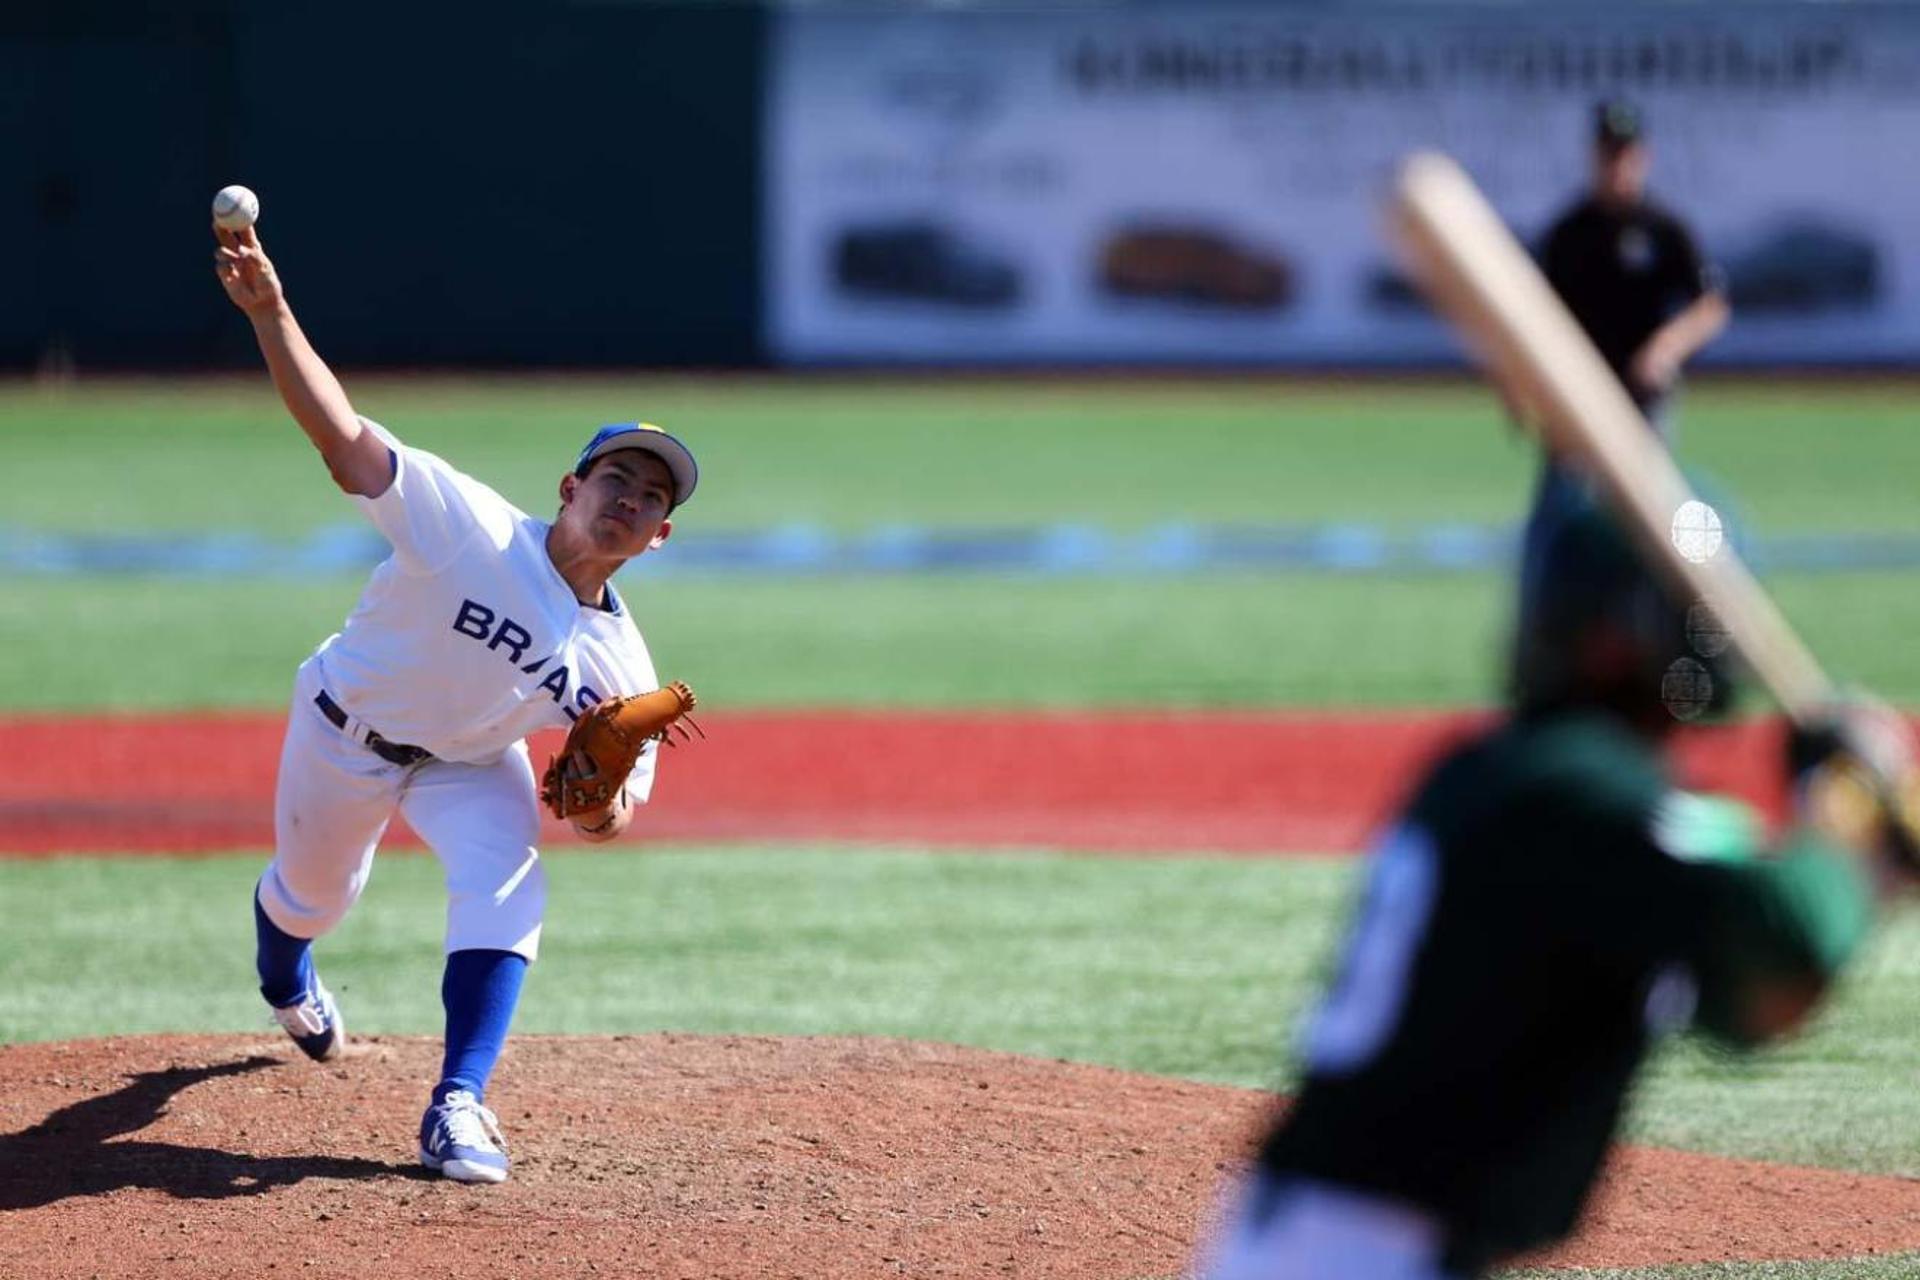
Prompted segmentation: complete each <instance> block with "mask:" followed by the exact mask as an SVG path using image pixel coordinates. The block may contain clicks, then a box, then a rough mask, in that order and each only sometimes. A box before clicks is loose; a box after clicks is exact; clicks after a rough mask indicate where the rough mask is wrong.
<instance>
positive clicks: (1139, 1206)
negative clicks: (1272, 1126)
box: [0, 1035, 1920, 1280]
mask: <svg viewBox="0 0 1920 1280" xmlns="http://www.w3.org/2000/svg"><path fill="white" fill-rule="evenodd" d="M438 1066H439V1050H438V1046H437V1045H436V1044H435V1043H433V1042H430V1041H427V1040H415V1039H378V1040H372V1041H366V1042H363V1043H361V1044H360V1045H358V1046H356V1048H355V1050H354V1052H353V1053H352V1054H351V1055H350V1056H349V1057H348V1058H347V1059H345V1060H344V1061H342V1062H340V1063H335V1064H330V1065H327V1066H316V1065H314V1064H311V1063H308V1062H306V1061H305V1060H304V1059H301V1058H299V1057H298V1056H297V1054H294V1053H293V1051H292V1049H291V1046H289V1045H288V1044H287V1043H286V1042H285V1041H284V1040H268V1039H257V1040H255V1039H246V1038H238V1037H164V1038H160V1039H149V1040H105V1041H85V1042H77V1043H69V1044H58V1045H22V1046H13V1047H8V1048H3V1049H0V1135H4V1136H0V1224H4V1228H5V1229H4V1230H0V1274H6V1275H34V1276H47V1277H54V1276H92V1275H103V1276H119V1275H139V1276H150V1277H171V1276H180V1277H186V1276H193V1277H223V1276H245V1277H248V1278H249V1280H261V1278H262V1277H278V1276H300V1277H320V1276H368V1275H380V1276H395V1277H414V1276H421V1277H425V1276H435V1277H438V1276H448V1275H472V1276H481V1277H485V1278H486V1280H512V1278H513V1277H520V1276H527V1277H533V1276H541V1277H548V1276H589V1275H600V1276H632V1275H647V1276H685V1277H690V1278H691V1277H698V1278H699V1280H710V1278H712V1277H780V1276H793V1277H805V1278H806V1280H817V1278H827V1277H848V1278H849V1280H853V1278H856V1277H857V1278H859V1280H868V1278H870V1277H874V1276H885V1275H908V1276H916V1277H921V1276H963V1275H964V1276H979V1275H1000V1274H1004V1275H1017V1276H1021V1277H1041V1276H1059V1277H1085V1278H1086V1280H1126V1278H1128V1277H1139V1276H1171V1275H1175V1274H1178V1273H1179V1272H1180V1271H1181V1269H1182V1268H1183V1266H1184V1264H1185V1263H1186V1262H1187V1260H1188V1258H1189V1256H1190V1253H1191V1250H1192V1244H1193V1240H1194V1236H1195V1234H1196V1231H1197V1230H1198V1229H1199V1226H1200V1224H1201V1222H1202V1221H1203V1220H1204V1218H1205V1216H1206V1215H1207V1214H1208V1213H1209V1212H1210V1210H1211V1205H1212V1203H1213V1200H1214V1198H1215V1195H1216V1189H1217V1187H1218V1185H1219V1183H1220V1181H1221V1179H1222V1177H1223V1170H1224V1169H1226V1168H1228V1167H1229V1165H1230V1153H1238V1152H1243V1151H1244V1150H1245V1149H1246V1143H1247V1140H1248V1137H1249V1135H1250V1134H1251V1133H1252V1132H1254V1130H1255V1129H1256V1128H1257V1127H1258V1125H1259V1123H1260V1121H1261V1118H1262V1117H1263V1115H1264V1113H1265V1112H1266V1110H1267V1108H1268V1107H1269V1106H1270V1105H1271V1102H1270V1099H1268V1098H1267V1097H1266V1095H1263V1094H1259V1093H1254V1092H1250V1091H1245V1090H1232V1089H1222V1088H1216V1087H1211V1086H1207V1085H1199V1084H1192V1083H1187V1082H1183V1081H1177V1080H1166V1079H1159V1078H1155V1077H1148V1076H1138V1075H1129V1074H1127V1073H1124V1072H1119V1071H1111V1070H1107V1069H1104V1068H1100V1067H1091V1066H1085V1065H1080V1064H1074V1063H1063V1062H1047V1061H1037V1060H1034V1059H1029V1058H1021V1057H1015V1056H1012V1055H1008V1054H998V1053H986V1052H981V1051H978V1050H972V1049H961V1048H956V1047H953V1046H947V1045H931V1044H915V1043H905V1042H898V1041H885V1040H826V1039H808V1040H779V1039H757V1038H732V1037H717V1038H716V1037H696V1036H675V1035H652V1036H638V1037H630V1038H629V1037H614V1038H610V1039H609V1038H587V1039H566V1038H547V1039H543V1038H538V1037H520V1038H517V1039H516V1040H515V1041H514V1042H513V1045H512V1048H511V1050H510V1052H509V1056H508V1058H507V1060H506V1062H505V1063H504V1064H503V1065H502V1068H501V1071H500V1073H499V1075H498V1076H497V1077H496V1080H495V1083H494V1086H493V1089H492V1097H491V1099H490V1101H491V1102H492V1103H493V1105H494V1106H495V1108H496V1109H497V1110H498V1112H499V1114H500V1121H501V1124H502V1126H503V1128H504V1129H505V1130H506V1132H507V1136H508V1139H509V1141H510V1143H511V1146H512V1151H513V1159H514V1168H513V1179H512V1181H510V1182H508V1183H507V1184H506V1185H504V1186H501V1187H487V1188H469V1187H460V1186H456V1185H454V1184H451V1183H448V1182H444V1181H442V1180H440V1179H437V1178H432V1177H429V1176H427V1175H425V1174H424V1173H423V1171H421V1170H420V1169H419V1168H418V1166H417V1163H416V1158H415V1153H414V1137H415V1131H416V1126H417V1123H418V1118H419V1113H420V1108H421V1107H422V1105H423V1104H424V1102H425V1098H424V1090H425V1088H426V1085H427V1083H428V1082H429V1081H431V1080H432V1079H433V1078H434V1076H435V1075H436V1073H437V1070H438ZM1626 1168H1627V1170H1628V1172H1627V1174H1626V1176H1625V1177H1623V1178H1622V1179H1620V1180H1618V1182H1617V1187H1618V1194H1616V1195H1615V1196H1614V1197H1613V1198H1612V1199H1611V1200H1609V1201H1608V1202H1607V1203H1608V1205H1609V1206H1610V1207H1609V1209H1608V1210H1607V1211H1606V1215H1605V1216H1603V1219H1602V1221H1600V1222H1599V1223H1597V1224H1596V1228H1595V1230H1594V1231H1592V1232H1591V1233H1590V1234H1589V1236H1588V1237H1587V1238H1586V1239H1585V1240H1584V1241H1583V1242H1582V1244H1580V1245H1579V1246H1577V1247H1576V1248H1575V1249H1573V1250H1571V1251H1569V1252H1567V1253H1565V1254H1563V1255H1561V1256H1560V1257H1559V1258H1557V1259H1556V1261H1559V1262H1563V1263H1565V1264H1567V1265H1573V1264H1581V1265H1599V1264H1604V1263H1610V1262H1627V1261H1631V1262H1652V1261H1665V1260H1679V1259H1700V1258H1709V1257H1789V1256H1831V1255H1834V1254H1844V1253H1862V1252H1870V1251H1873V1252H1879V1251H1889V1250H1893V1249H1898V1248H1912V1247H1916V1246H1920V1186H1916V1185H1915V1184H1912V1183H1908V1182H1905V1181H1901V1180H1897V1179H1887V1178H1865V1177H1856V1176H1852V1175H1843V1174H1832V1173H1822V1172H1819V1171H1808V1170H1791V1169H1781V1168H1777V1167H1773V1166H1765V1165H1749V1164H1743V1163H1740V1162H1734V1161H1716V1160H1712V1159H1709V1158H1705V1157H1692V1156H1674V1155H1671V1154H1670V1153H1659V1152H1643V1153H1635V1155H1634V1156H1633V1157H1632V1158H1631V1163H1629V1164H1628V1165H1627V1166H1626ZM1730 1213H1733V1214H1737V1215H1740V1216H1736V1217H1732V1218H1729V1217H1728V1214H1730Z"/></svg>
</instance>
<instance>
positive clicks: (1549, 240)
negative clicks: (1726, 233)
mask: <svg viewBox="0 0 1920 1280" xmlns="http://www.w3.org/2000/svg"><path fill="white" fill-rule="evenodd" d="M1649 161H1650V156H1649V154H1648V150H1647V141H1646V129H1645V125H1644V122H1643V121H1642V119H1641V116H1640V113H1639V111H1638V110H1637V109H1635V108H1634V107H1633V106H1632V105H1631V104H1630V103H1626V102H1622V101H1618V100H1610V101H1605V102H1602V103H1600V104H1599V105H1598V106H1597V107H1596V108H1595V109H1594V117H1593V177H1592V185H1591V187H1590V188H1589V189H1588V191H1587V192H1586V194H1585V195H1584V196H1582V197H1581V198H1580V199H1579V200H1577V201H1575V202H1574V204H1573V205H1572V207H1570V208H1569V209H1567V210H1566V212H1564V213H1562V214H1561V215H1560V217H1559V218H1558V219H1557V220H1556V221H1555V222H1554V224H1553V226H1552V227H1551V228H1549V229H1548V231H1547V236H1546V240H1545V242H1544V243H1543V245H1542V247H1541V255H1540V256H1541V268H1542V270H1543V271H1544V272H1545V273H1546V277H1547V281H1548V283H1549V284H1551V285H1552V286H1553V289H1554V292H1556V293H1558V294H1559V295H1560V298H1561V300H1562V301H1564V302H1565V303H1566V304H1567V309H1568V310H1569V311H1571V312H1572V313H1573V316H1574V318H1575V319H1576V320H1578V321H1579V322H1580V327H1581V328H1583V329H1585V330H1586V332H1587V336H1588V337H1589V338H1591V339H1593V344H1594V345H1595V346H1596V347H1598V348H1599V349H1600V354H1601V356H1602V357H1604V358H1605V360H1606V362H1607V365H1608V367H1609V368H1611V369H1612V370H1613V371H1614V373H1615V374H1616V375H1617V376H1618V377H1619V379H1620V381H1621V383H1622V384H1623V385H1624V386H1625V387H1626V389H1627V393H1628V394H1629V395H1631V396H1632V397H1633V401H1634V403H1635V404H1637V405H1639V406H1640V409H1641V411H1642V412H1643V413H1645V414H1646V415H1647V419H1648V421H1650V422H1651V423H1652V424H1653V425H1654V428H1655V429H1656V430H1657V431H1659V432H1661V434H1662V435H1663V436H1665V435H1667V434H1668V424H1667V415H1668V405H1667V397H1668V395H1669V393H1671V392H1672V391H1673V389H1674V387H1675V384H1676V382H1677V380H1678V378H1679V374H1680V368H1681V366H1682V365H1684V364H1685V363H1686V362H1687V361H1688V360H1689V359H1691V358H1692V357H1693V355H1694V353H1695V352H1697V351H1699V350H1700V348H1702V347H1704V346H1706V345H1707V343H1709V342H1711V341H1712V340H1713V338H1714V337H1715V335H1717V334H1718V333H1719V332H1720V331H1721V330H1722V329H1724V328H1725V327H1726V324H1727V319H1728V316H1729V315H1730V314H1731V313H1730V311H1729V309H1728V306H1727V299H1726V294H1725V292H1724V291H1723V290H1722V289H1721V287H1720V280H1719V273H1718V272H1717V271H1716V270H1715V269H1714V268H1713V267H1712V266H1711V265H1709V264H1708V262H1707V261H1706V259H1705V258H1704V257H1702V255H1701V253H1700V248H1699V245H1698V244H1697V243H1696V242H1695V240H1694V237H1693V233H1692V232H1690V231H1689V230H1688V229H1687V227H1686V224H1685V223H1683V222H1681V221H1680V219H1679V218H1677V217H1675V216H1674V215H1673V214H1672V213H1670V212H1668V211H1667V210H1666V209H1664V208H1662V207H1661V206H1660V205H1658V204H1656V203H1655V202H1653V201H1652V200H1650V199H1648V198H1647V169H1648V165H1649ZM1580 488H1581V484H1580V481H1579V480H1578V478H1577V477H1575V476H1573V475H1570V474H1569V473H1567V472H1566V471H1564V470H1563V469H1562V468H1561V467H1559V466H1557V465H1555V463H1554V462H1553V460H1552V459H1548V461H1547V464H1546V466H1545V467H1544V468H1543V470H1542V472H1541V476H1540V484H1539V488H1538V490H1537V491H1536V492H1535V495H1534V502H1533V510H1532V513H1531V514H1530V515H1529V516H1528V519H1527V531H1526V537H1525V543H1524V551H1523V565H1522V570H1521V597H1522V599H1523V600H1525V599H1528V598H1530V597H1531V594H1532V591H1533V588H1534V585H1535V583H1536V582H1537V580H1538V577H1539V566H1538V560H1539V550H1540V545H1541V540H1542V538H1543V536H1544V535H1545V533H1546V532H1547V530H1548V529H1549V528H1551V526H1552V524H1553V522H1554V521H1556V520H1557V519H1559V518H1560V516H1561V514H1562V513H1563V512H1565V511H1566V510H1568V509H1569V506H1570V504H1571V502H1572V500H1573V498H1574V497H1575V495H1576V493H1577V491H1578V490H1579V489H1580Z"/></svg>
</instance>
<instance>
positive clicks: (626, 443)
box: [573, 422, 700, 507]
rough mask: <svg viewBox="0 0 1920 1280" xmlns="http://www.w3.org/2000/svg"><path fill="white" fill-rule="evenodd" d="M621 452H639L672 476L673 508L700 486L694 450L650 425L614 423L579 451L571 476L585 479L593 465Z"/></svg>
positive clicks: (597, 432)
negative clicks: (627, 450)
mask: <svg viewBox="0 0 1920 1280" xmlns="http://www.w3.org/2000/svg"><path fill="white" fill-rule="evenodd" d="M622 449H639V450H641V451H643V452H646V453H650V454H652V455H653V456H654V457H656V458H658V459H660V461H662V462H664V463H666V464H667V471H668V473H669V474H671V475H672V476H673V505H674V506H676V507H677V506H679V505H680V504H681V503H683V502H685V501H686V500H687V499H688V498H691V497H692V496H693V489H694V486H695V485H697V484H699V483H700V466H699V464H698V463H696V462H695V461H694V460H693V450H691V449H689V448H687V446H686V445H684V444H681V443H680V441H678V440H676V439H675V438H674V437H672V436H670V435H668V434H667V433H666V432H664V431H662V430H661V429H660V428H659V427H656V426H654V425H653V424H652V423H651V422H616V423H613V424H612V425H610V426H605V427H602V428H600V429H599V430H598V431H596V432H594V433H593V439H591V440H589V441H587V447H586V448H584V449H582V450H581V451H580V460H579V461H578V462H576V463H574V464H573V474H575V475H576V476H584V475H586V474H587V469H588V468H589V467H591V466H592V465H593V464H594V463H595V462H598V461H599V460H600V459H601V458H604V457H606V456H607V455H608V454H610V453H618V452H619V451H620V450H622Z"/></svg>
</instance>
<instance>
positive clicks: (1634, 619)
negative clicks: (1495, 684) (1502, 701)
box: [1511, 499, 1735, 720]
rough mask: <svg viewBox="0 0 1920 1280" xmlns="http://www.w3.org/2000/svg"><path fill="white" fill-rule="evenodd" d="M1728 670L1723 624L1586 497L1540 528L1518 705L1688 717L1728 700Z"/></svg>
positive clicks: (1515, 691)
mask: <svg viewBox="0 0 1920 1280" xmlns="http://www.w3.org/2000/svg"><path fill="white" fill-rule="evenodd" d="M1603 634H1604V642H1602V640H1601V637H1602V636H1603ZM1734 676H1735V673H1734V670H1733V660H1732V654H1731V652H1730V651H1729V649H1728V638H1727V634H1726V631H1725V629H1724V628H1723V627H1721V626H1720V625H1719V624H1718V623H1717V622H1716V620H1715V619H1714V617H1713V615H1712V614H1711V612H1709V611H1708V610H1707V609H1706V607H1705V606H1704V605H1702V604H1699V603H1697V602H1691V601H1687V602H1683V601H1680V600H1679V599H1677V598H1676V596H1675V594H1674V593H1673V592H1671V591H1669V590H1668V588H1667V586H1666V584H1665V583H1664V582H1662V581H1660V580H1658V579H1656V578H1655V576H1654V574H1653V573H1652V571H1651V570H1650V569H1649V568H1648V567H1647V565H1646V563H1645V561H1644V560H1643V559H1642V557H1641V556H1640V554H1639V553H1638V552H1637V551H1636V550H1635V548H1634V547H1633V546H1632V545H1631V544H1630V543H1629V542H1628V540H1627V538H1626V535H1625V534H1624V533H1623V532H1622V531H1621V530H1620V528H1619V526H1618V525H1617V524H1615V522H1614V521H1613V519H1612V518H1611V517H1610V516H1608V514H1607V513H1606V512H1605V511H1603V510H1602V509H1601V508H1600V507H1599V506H1598V505H1597V504H1596V503H1594V502H1593V501H1592V500H1590V499H1589V500H1585V501H1583V502H1582V503H1581V504H1579V505H1578V506H1577V507H1575V508H1574V509H1573V510H1571V511H1569V512H1568V513H1567V514H1566V515H1565V517H1564V519H1562V520H1561V521H1560V522H1559V523H1558V524H1557V525H1556V526H1555V527H1554V528H1553V529H1552V530H1551V531H1549V532H1548V533H1547V534H1546V535H1545V543H1544V545H1543V546H1542V548H1541V552H1540V561H1539V565H1538V572H1537V576H1536V578H1535V580H1534V581H1533V583H1532V585H1531V587H1530V589H1529V590H1528V592H1527V594H1526V597H1525V599H1523V600H1522V602H1521V609H1520V618H1519V623H1518V625H1517V626H1516V627H1515V631H1514V640H1513V666H1512V672H1511V678H1512V689H1511V692H1512V696H1513V699H1514V701H1515V703H1516V704H1517V705H1518V706H1519V707H1520V709H1521V710H1523V711H1525V710H1529V709H1544V708H1551V707H1557V706H1569V705H1603V706H1609V707H1612V708H1613V709H1615V710H1618V711H1622V712H1625V713H1627V714H1629V715H1633V716H1636V717H1658V716H1659V715H1660V713H1661V712H1662V711H1663V710H1664V711H1665V712H1666V713H1667V714H1669V715H1671V716H1672V717H1673V718H1674V719H1677V720H1692V719H1695V718H1697V717H1699V716H1701V715H1705V714H1709V713H1714V712H1720V711H1725V710H1726V709H1727V708H1728V707H1729V706H1731V705H1732V700H1733V694H1734V688H1735V679H1734Z"/></svg>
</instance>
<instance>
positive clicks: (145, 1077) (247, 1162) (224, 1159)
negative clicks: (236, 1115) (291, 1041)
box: [0, 1056, 426, 1211]
mask: <svg viewBox="0 0 1920 1280" xmlns="http://www.w3.org/2000/svg"><path fill="white" fill-rule="evenodd" d="M282 1065H284V1064H282V1063H281V1062H280V1061H279V1060H278V1059H275V1058H268V1057H262V1056H255V1057H251V1058H246V1059H244V1060H241V1061H237V1062H221V1063H215V1064H213V1065H210V1066H204V1067H169V1068H167V1069H166V1070H163V1071H143V1072H141V1073H140V1074H138V1075H136V1076H134V1077H132V1078H131V1079H130V1080H128V1082H127V1083H126V1084H125V1085H124V1086H122V1087H121V1088H119V1089H116V1090H114V1091H113V1092H112V1093H103V1094H98V1095H96V1096H94V1097H91V1098H83V1099H81V1100H80V1101H79V1102H76V1103H74V1104H72V1105H71V1106H66V1107H62V1108H60V1109H59V1110H58V1111H55V1112H53V1113H52V1114H51V1115H49V1116H48V1117H47V1118H46V1119H44V1120H42V1121H41V1122H40V1123H39V1124H36V1125H34V1126H33V1127H32V1128H29V1129H22V1130H20V1131H19V1132H18V1133H9V1134H4V1135H0V1211H7V1210H13V1209H37V1208H40V1207H41V1206H43V1205H49V1204H53V1203H55V1202H57V1201H60V1200H65V1199H67V1198H68V1197H70V1196H97V1195H106V1194H107V1193H109V1192H113V1191H119V1190H122V1189H125V1188H131V1187H144V1188H149V1189H152V1190H155V1191H164V1192H166V1193H167V1194H168V1195H172V1196H178V1197H180V1198H182V1199H188V1200H223V1199H226V1198H228V1197H230V1196H252V1195H259V1194H260V1193H262V1192H264V1191H271V1190H272V1189H273V1188H275V1187H285V1186H291V1185H293V1184H294V1183H297V1182H301V1181H303V1180H305V1179H307V1178H347V1179H371V1178H421V1177H425V1176H426V1172H425V1171H424V1170H422V1169H421V1168H420V1167H419V1166H418V1165H415V1164H411V1163H401V1162H393V1163H388V1162H383V1161H379V1160H362V1159H357V1158H344V1157H339V1156H251V1155H244V1154H240V1153H237V1152H231V1151H222V1150H219V1149H218V1148H216V1147H190V1146H184V1145H181V1144H179V1143H173V1142H140V1141H124V1140H122V1141H116V1139H124V1137H125V1135H127V1134H132V1133H138V1132H139V1131H140V1130H142V1129H144V1128H146V1127H147V1126H148V1125H150V1124H152V1123H153V1122H154V1121H155V1120H157V1119H159V1118H160V1116H161V1114H162V1113H163V1112H164V1111H165V1110H166V1107H167V1103H168V1102H169V1101H171V1100H172V1098H173V1097H174V1095H175V1094H177V1093H179V1092H180V1091H181V1090H183V1089H187V1088H190V1087H192V1086H193V1085H196V1084H199V1083H200V1082H201V1081H203V1080H212V1079H216V1078H218V1077H220V1076H234V1075H240V1074H242V1073H244V1072H249V1071H258V1070H260V1069H261V1068H262V1067H277V1066H282Z"/></svg>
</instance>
